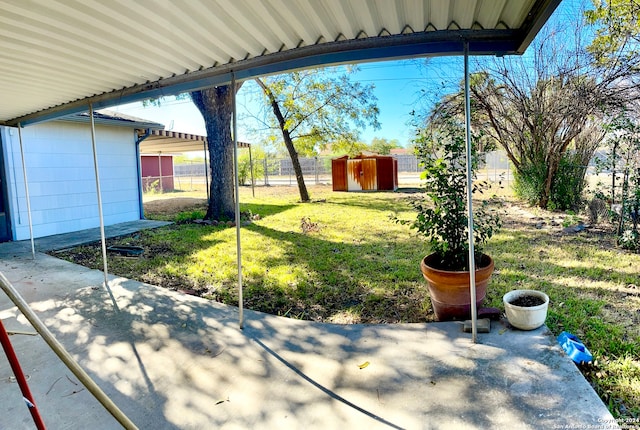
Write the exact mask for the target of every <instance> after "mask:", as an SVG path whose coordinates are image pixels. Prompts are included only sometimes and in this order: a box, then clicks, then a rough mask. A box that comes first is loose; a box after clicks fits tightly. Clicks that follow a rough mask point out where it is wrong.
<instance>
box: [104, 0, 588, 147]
mask: <svg viewBox="0 0 640 430" xmlns="http://www.w3.org/2000/svg"><path fill="white" fill-rule="evenodd" d="M589 3H590V2H589V1H588V0H564V1H563V2H562V3H561V5H560V6H559V7H558V9H557V10H556V12H555V14H554V18H555V19H559V20H567V19H572V18H573V17H574V16H576V15H579V14H580V12H579V10H578V9H579V7H580V5H582V4H589ZM424 62H425V60H424V59H415V60H404V61H388V62H377V63H363V64H360V65H359V70H358V71H357V72H356V74H355V75H354V76H353V79H354V80H358V81H360V82H362V83H365V84H370V83H371V84H374V85H375V90H374V93H375V95H376V97H377V98H378V106H379V108H380V116H379V122H380V123H381V128H380V129H378V130H373V129H371V128H368V129H366V130H364V131H362V132H361V135H360V136H361V140H362V141H363V142H365V143H370V142H371V139H372V138H374V137H381V138H386V139H389V140H391V139H397V140H398V141H399V142H400V144H401V145H403V146H406V145H408V144H409V143H410V142H411V139H412V135H413V130H412V129H411V127H409V126H408V122H409V120H410V118H411V115H410V112H411V111H412V110H414V109H418V107H419V104H420V101H419V98H420V97H421V94H420V90H425V89H428V95H429V97H431V96H433V95H436V96H437V95H439V94H441V93H443V92H449V91H451V90H455V88H456V87H457V85H458V84H459V82H461V80H462V79H463V59H462V57H438V58H432V59H429V60H428V66H426V67H425V65H424ZM252 88H255V87H253V86H248V85H247V86H243V87H242V88H241V89H240V91H239V93H238V96H237V99H238V114H239V117H242V116H243V111H245V109H247V106H249V110H254V111H255V110H256V106H255V105H254V104H252V103H251V102H249V101H248V100H249V98H250V94H249V95H248V94H247V93H249V92H250V91H252ZM112 110H116V111H119V112H122V113H126V114H129V115H134V116H138V117H141V118H144V119H148V120H152V121H156V122H160V123H163V124H165V127H166V128H167V129H172V130H174V131H179V132H185V133H193V134H201V135H204V134H206V132H205V127H204V121H203V119H202V116H201V115H200V112H199V111H198V110H197V109H196V107H195V106H194V105H193V103H192V102H191V101H190V100H188V99H183V100H173V99H172V98H170V99H166V100H164V101H163V103H162V105H161V106H160V107H143V106H142V104H141V103H131V104H127V105H122V106H118V107H115V108H112ZM245 112H246V111H245ZM238 137H239V138H240V140H245V141H252V140H254V139H253V138H252V137H251V136H249V135H248V133H247V131H246V129H243V126H242V123H239V125H238Z"/></svg>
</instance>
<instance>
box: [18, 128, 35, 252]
mask: <svg viewBox="0 0 640 430" xmlns="http://www.w3.org/2000/svg"><path fill="white" fill-rule="evenodd" d="M18 141H19V142H20V157H21V158H22V176H23V177H24V193H25V197H26V199H27V218H28V220H29V238H30V239H31V256H32V257H33V259H34V260H35V259H36V245H35V243H34V240H33V221H32V220H31V198H30V197H29V181H28V180H27V164H26V163H25V161H24V147H23V146H22V125H21V124H20V123H18Z"/></svg>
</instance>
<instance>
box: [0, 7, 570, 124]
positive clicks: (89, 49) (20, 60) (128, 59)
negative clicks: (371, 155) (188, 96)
mask: <svg viewBox="0 0 640 430" xmlns="http://www.w3.org/2000/svg"><path fill="white" fill-rule="evenodd" d="M559 3H560V0H189V1H181V0H136V1H128V2H116V1H107V2H104V1H100V0H88V1H82V2H79V1H73V0H3V1H1V2H0V94H2V100H1V101H0V125H3V124H4V125H16V124H18V123H22V125H27V124H29V123H33V122H37V121H42V120H46V119H51V118H55V117H58V116H61V115H66V114H71V113H76V112H82V111H86V110H87V105H88V104H89V103H92V105H93V106H94V108H96V109H99V108H104V107H108V106H113V105H116V104H123V103H127V102H132V101H137V100H140V99H143V98H148V97H158V96H162V95H170V94H177V93H180V92H184V91H189V90H195V89H201V88H205V87H210V86H215V85H220V84H224V83H228V82H230V81H231V75H232V73H233V74H234V76H235V79H237V80H243V79H247V78H250V77H254V76H259V75H265V74H270V73H277V72H283V71H287V70H291V69H296V68H305V67H313V66H321V65H326V64H339V63H354V62H361V61H372V60H383V59H393V58H396V59H399V58H410V57H416V56H434V55H454V54H455V55H462V54H463V49H464V48H463V45H464V41H468V42H469V54H470V55H506V54H521V53H523V52H524V50H525V49H526V47H527V46H528V45H529V43H530V42H531V41H532V40H533V38H534V37H535V35H536V34H537V32H538V31H539V29H540V28H541V27H542V25H543V24H544V23H545V22H546V20H547V19H548V17H549V16H550V15H551V13H552V12H553V11H554V10H555V8H556V7H557V5H558V4H559Z"/></svg>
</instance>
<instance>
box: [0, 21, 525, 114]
mask: <svg viewBox="0 0 640 430" xmlns="http://www.w3.org/2000/svg"><path fill="white" fill-rule="evenodd" d="M525 34H526V32H525V33H523V30H508V29H506V30H447V31H433V32H419V33H411V34H399V35H392V36H377V37H368V38H364V39H354V40H341V41H336V42H329V43H322V44H317V45H310V46H302V47H299V48H296V49H292V50H287V51H282V52H276V53H272V54H266V55H262V56H259V57H255V58H249V59H246V60H239V61H236V62H232V63H228V64H223V65H215V66H213V67H211V68H208V69H204V70H199V71H194V72H189V73H185V74H182V75H177V76H173V77H170V78H165V79H161V80H157V81H154V82H148V83H145V84H142V85H134V86H132V87H127V88H122V89H121V90H118V91H112V92H109V93H103V94H97V95H94V96H91V97H87V98H83V99H80V100H76V101H71V102H69V103H64V104H61V105H58V106H54V107H51V108H48V109H44V110H42V111H39V112H34V113H31V114H28V115H24V116H21V117H18V118H14V119H12V120H8V121H5V122H3V123H1V124H2V125H8V126H15V125H16V124H18V123H19V122H20V123H22V124H23V125H28V124H33V123H36V122H41V121H47V120H51V119H54V118H58V117H60V116H65V115H69V114H73V113H78V112H84V111H86V108H87V104H89V103H91V104H92V105H93V107H94V108H95V109H98V108H106V107H110V106H114V105H119V104H124V103H131V102H135V101H140V100H143V99H148V98H157V97H162V96H168V95H174V94H180V93H184V92H187V91H196V90H200V89H203V88H209V87H215V86H219V85H225V84H229V83H230V82H231V78H232V74H233V75H234V77H235V79H236V80H237V81H243V80H247V79H251V78H253V77H256V76H264V75H270V74H276V73H282V72H286V71H290V70H296V69H303V68H311V67H319V66H329V65H338V64H346V63H358V62H366V61H381V60H392V59H406V58H415V57H424V56H445V55H463V53H464V43H465V40H467V41H468V43H469V48H468V49H469V54H471V55H508V54H519V53H521V49H522V40H523V38H524V37H525Z"/></svg>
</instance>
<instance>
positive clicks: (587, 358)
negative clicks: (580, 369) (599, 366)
mask: <svg viewBox="0 0 640 430" xmlns="http://www.w3.org/2000/svg"><path fill="white" fill-rule="evenodd" d="M558 343H559V344H560V346H561V347H562V349H564V352H566V353H567V355H568V356H569V357H571V359H572V360H573V361H574V362H576V363H578V364H580V363H591V362H592V361H593V355H591V353H590V352H589V350H588V349H587V347H586V346H584V344H583V343H582V342H580V339H578V338H577V337H576V336H575V335H573V334H571V333H569V332H566V331H563V332H562V333H560V335H559V336H558Z"/></svg>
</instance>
